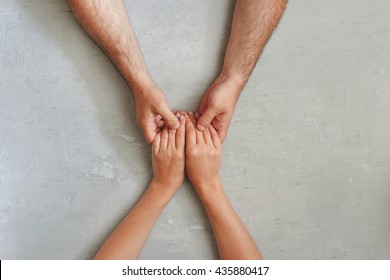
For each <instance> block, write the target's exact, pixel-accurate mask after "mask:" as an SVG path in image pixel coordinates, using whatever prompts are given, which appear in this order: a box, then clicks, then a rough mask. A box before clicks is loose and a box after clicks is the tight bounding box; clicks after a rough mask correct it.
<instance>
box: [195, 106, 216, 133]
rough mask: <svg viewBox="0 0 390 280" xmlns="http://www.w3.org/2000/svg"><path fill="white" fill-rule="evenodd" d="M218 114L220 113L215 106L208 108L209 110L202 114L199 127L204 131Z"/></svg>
mask: <svg viewBox="0 0 390 280" xmlns="http://www.w3.org/2000/svg"><path fill="white" fill-rule="evenodd" d="M216 115H218V111H217V110H216V109H215V108H213V107H209V108H207V110H206V111H205V112H204V113H203V114H202V116H200V118H199V120H198V125H197V128H198V129H199V130H200V131H203V130H205V129H206V128H208V127H209V126H210V124H211V122H212V121H213V119H214V117H215V116H216Z"/></svg>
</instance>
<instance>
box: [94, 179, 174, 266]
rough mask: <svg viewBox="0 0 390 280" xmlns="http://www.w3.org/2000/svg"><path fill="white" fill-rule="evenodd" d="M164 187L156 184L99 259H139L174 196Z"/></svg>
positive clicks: (125, 219)
mask: <svg viewBox="0 0 390 280" xmlns="http://www.w3.org/2000/svg"><path fill="white" fill-rule="evenodd" d="M164 187H165V186H158V185H157V183H155V182H153V181H152V183H151V184H150V186H149V187H148V189H147V190H146V192H145V193H144V195H143V196H142V198H141V199H140V200H139V201H138V203H137V204H136V206H135V207H134V208H133V209H132V210H131V211H130V213H129V214H128V215H127V216H126V217H125V218H124V219H123V221H122V222H121V223H120V224H119V226H118V227H117V228H116V229H115V230H114V231H113V232H112V233H111V235H110V236H109V237H108V239H107V240H106V242H105V243H104V244H103V246H102V247H101V248H100V250H99V251H98V253H97V254H96V256H95V259H136V258H138V256H139V255H140V253H141V251H142V249H143V247H144V245H145V243H146V241H147V239H148V237H149V234H150V232H151V231H152V228H153V226H154V224H155V223H156V221H157V219H158V217H159V216H160V214H161V212H162V211H163V210H164V208H165V206H166V205H167V204H168V202H169V201H170V199H171V198H172V196H173V193H169V192H167V191H166V188H164Z"/></svg>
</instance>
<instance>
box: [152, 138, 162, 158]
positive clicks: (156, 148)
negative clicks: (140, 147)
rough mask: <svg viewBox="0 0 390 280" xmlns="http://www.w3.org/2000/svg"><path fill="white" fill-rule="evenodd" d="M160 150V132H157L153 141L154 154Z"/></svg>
mask: <svg viewBox="0 0 390 280" xmlns="http://www.w3.org/2000/svg"><path fill="white" fill-rule="evenodd" d="M159 150H160V133H157V135H156V137H154V140H153V143H152V153H153V155H155V156H157V154H158V152H159Z"/></svg>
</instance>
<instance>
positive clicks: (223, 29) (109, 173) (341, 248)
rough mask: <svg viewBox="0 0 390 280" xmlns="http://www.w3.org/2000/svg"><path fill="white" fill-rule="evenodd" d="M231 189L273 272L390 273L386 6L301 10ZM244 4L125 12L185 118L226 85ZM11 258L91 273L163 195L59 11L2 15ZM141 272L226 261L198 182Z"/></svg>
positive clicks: (12, 10)
mask: <svg viewBox="0 0 390 280" xmlns="http://www.w3.org/2000/svg"><path fill="white" fill-rule="evenodd" d="M290 2H291V3H290V4H289V5H288V8H287V11H286V13H285V15H284V17H283V18H282V21H281V23H280V25H279V28H278V30H277V31H276V32H275V33H274V35H273V37H272V39H271V40H270V42H269V44H268V45H267V47H266V49H265V51H264V53H263V55H262V57H261V59H260V61H259V62H258V64H257V68H256V69H255V71H254V73H253V75H252V77H251V79H250V81H249V83H248V84H247V86H246V88H245V89H244V91H243V93H242V95H241V97H240V100H239V103H238V104H237V108H236V111H235V116H234V119H233V122H232V124H231V127H230V130H229V136H228V138H227V140H226V141H225V143H224V156H223V166H222V170H221V176H222V178H223V182H224V184H225V188H226V191H227V193H228V195H229V197H230V198H231V201H232V203H233V205H234V206H235V208H236V209H237V211H238V213H239V214H240V216H241V217H242V219H243V221H244V222H245V223H246V225H247V227H248V228H249V230H250V232H251V233H252V234H253V236H254V238H255V240H256V241H257V243H258V244H259V247H260V249H261V250H262V253H263V255H264V257H265V258H268V259H388V258H390V236H389V235H390V218H389V213H390V193H389V191H390V189H389V188H390V169H389V168H390V148H389V143H390V110H389V108H390V56H389V54H390V29H389V26H390V18H389V14H390V2H389V1H387V0H376V1H374V2H370V1H354V0H345V1H336V0H328V1H319V0H313V1H290ZM233 5H234V2H233V1H223V0H219V1H207V0H199V1H191V0H186V1H175V0H167V1H158V0H151V1H126V6H127V8H128V12H129V15H130V18H131V21H132V24H133V27H134V30H135V32H136V35H137V37H138V40H139V43H140V46H141V49H142V52H143V54H144V56H145V60H146V63H147V66H148V68H149V69H150V72H151V74H152V76H153V77H154V79H155V80H156V81H157V83H158V84H159V86H160V87H161V88H162V89H163V90H164V92H165V93H166V96H167V98H168V100H169V103H170V105H171V107H172V108H173V109H184V110H195V109H196V108H197V105H198V102H199V101H200V98H201V96H202V94H203V92H204V91H205V90H206V88H207V87H208V85H209V84H210V83H211V82H212V80H213V79H214V78H215V76H216V74H217V73H218V70H219V69H220V65H221V62H222V56H223V52H224V48H225V44H226V41H227V36H228V34H229V28H230V20H231V15H232V11H233ZM0 106H1V109H0V120H1V122H0V258H1V259H85V258H91V257H92V256H93V255H94V254H95V252H96V251H97V249H98V248H99V246H100V245H101V244H102V241H103V240H104V239H105V238H106V237H107V235H108V234H109V232H110V231H111V230H112V229H113V228H114V227H115V226H116V225H117V223H118V222H119V221H120V219H121V218H122V217H123V216H124V215H125V214H126V213H127V212H128V211H129V209H131V207H132V206H133V205H134V203H135V202H136V201H137V199H138V198H139V197H140V195H141V194H142V193H143V191H144V190H145V188H146V186H147V185H148V183H149V180H150V179H151V176H152V173H151V160H150V148H149V146H148V145H147V144H146V143H145V141H144V139H143V136H142V134H141V132H140V130H139V129H138V128H137V127H136V124H135V112H134V100H133V98H132V95H131V91H130V90H129V88H128V87H127V86H126V83H125V82H124V80H123V79H122V78H121V76H120V75H119V74H118V72H117V71H116V70H115V68H114V67H113V66H112V64H111V63H110V62H109V61H108V59H107V58H106V57H105V56H104V55H103V54H102V52H101V51H100V50H99V49H98V48H97V47H96V46H95V44H94V43H93V42H92V41H91V40H90V39H89V38H88V37H87V36H86V35H85V33H84V32H83V31H82V29H81V28H80V27H79V26H78V24H77V23H76V21H75V20H74V18H73V16H72V14H71V13H70V12H69V8H68V7H67V6H66V4H65V1H62V0H57V1H54V0H42V1H27V0H13V1H9V0H8V1H7V0H0ZM141 257H142V258H144V259H209V258H216V257H217V252H216V247H215V243H214V239H213V237H212V232H211V229H210V225H209V224H208V221H207V219H206V217H205V213H204V211H203V209H202V207H201V204H200V202H199V200H198V198H197V196H196V194H195V192H194V191H193V190H192V188H191V186H190V184H189V183H188V182H187V181H186V182H185V183H184V185H183V187H182V188H181V189H180V191H179V192H178V194H177V195H176V196H175V197H174V199H173V200H172V202H171V203H170V204H169V206H168V207H167V208H166V210H165V212H164V213H163V214H162V216H161V218H160V220H159V222H158V223H157V224H156V226H155V228H154V231H153V233H152V234H151V236H150V239H149V241H148V243H147V245H146V247H145V249H144V251H143V254H142V256H141Z"/></svg>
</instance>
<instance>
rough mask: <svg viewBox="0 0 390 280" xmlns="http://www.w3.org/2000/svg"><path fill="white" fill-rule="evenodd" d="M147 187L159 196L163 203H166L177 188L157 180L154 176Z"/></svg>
mask: <svg viewBox="0 0 390 280" xmlns="http://www.w3.org/2000/svg"><path fill="white" fill-rule="evenodd" d="M149 189H150V190H151V191H152V192H153V193H155V194H156V195H157V196H158V197H159V200H160V201H161V202H162V203H163V204H164V205H166V204H168V203H169V201H170V200H171V199H172V197H173V196H174V195H175V193H176V191H177V189H178V188H172V187H170V186H169V185H167V184H164V183H162V182H160V181H157V180H155V178H153V180H152V181H151V183H150V185H149Z"/></svg>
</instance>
